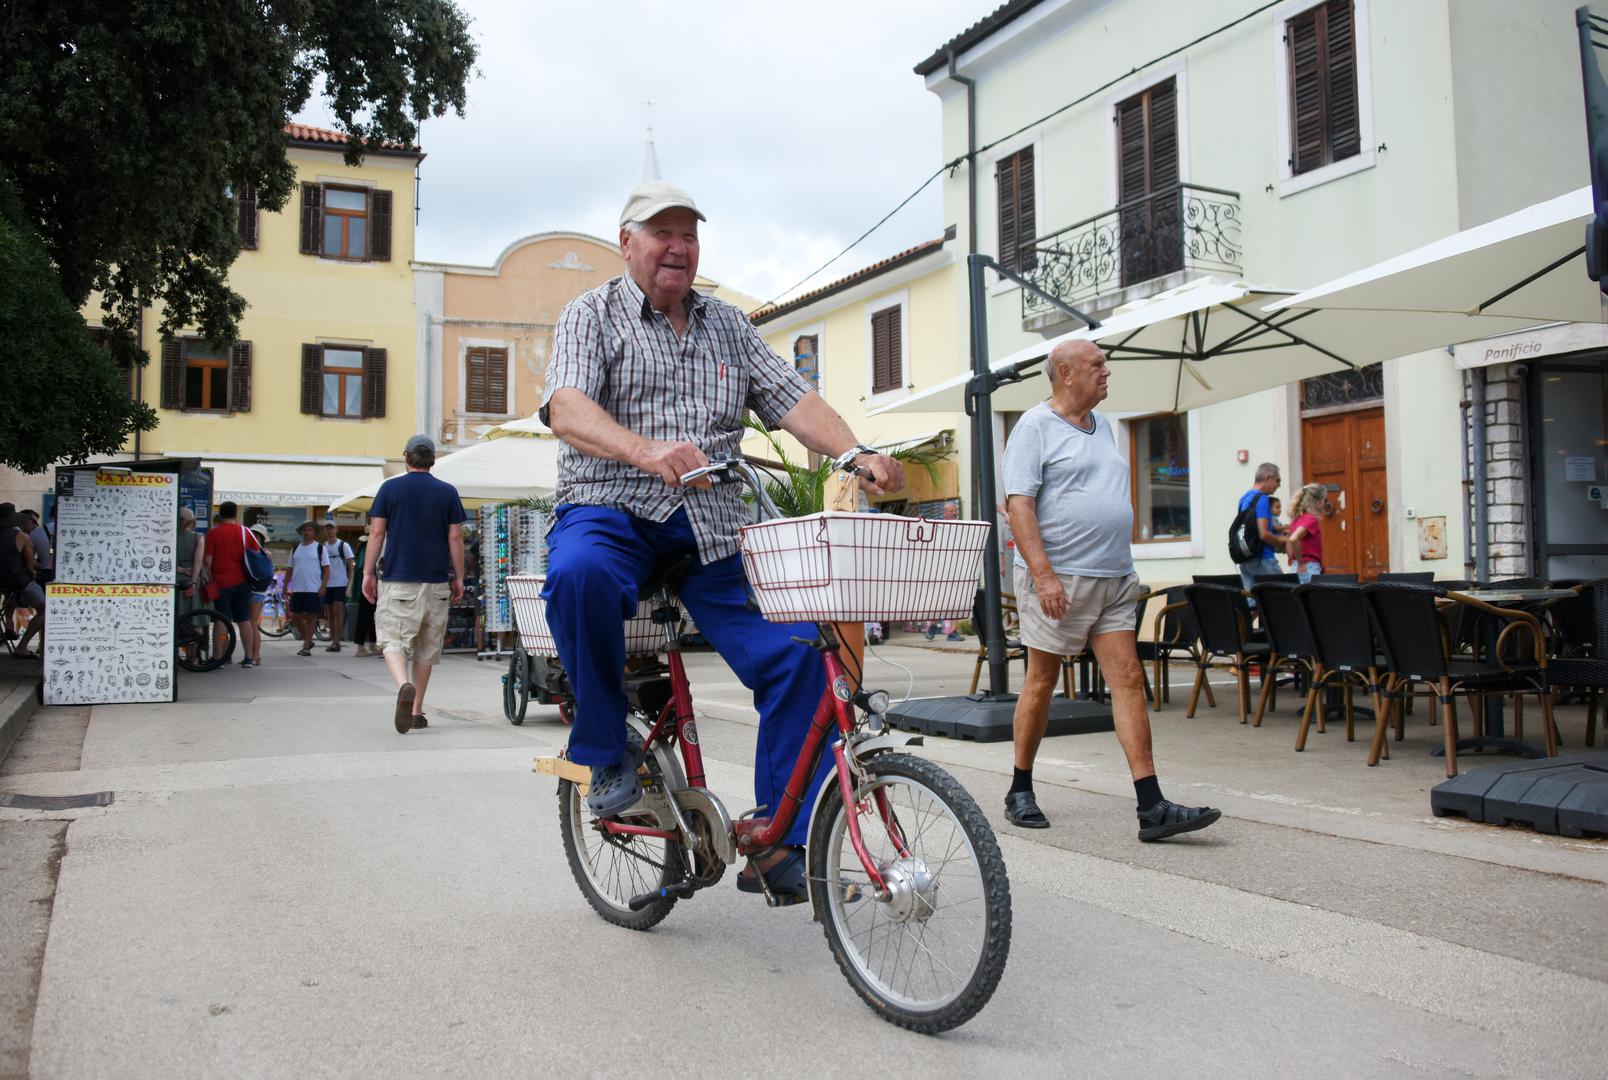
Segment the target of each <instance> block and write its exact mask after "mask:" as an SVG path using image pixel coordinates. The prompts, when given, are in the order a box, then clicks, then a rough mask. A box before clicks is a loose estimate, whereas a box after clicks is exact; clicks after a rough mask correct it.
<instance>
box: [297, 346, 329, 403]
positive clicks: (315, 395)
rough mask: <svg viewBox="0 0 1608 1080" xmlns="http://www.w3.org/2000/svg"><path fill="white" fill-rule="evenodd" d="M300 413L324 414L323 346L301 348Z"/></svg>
mask: <svg viewBox="0 0 1608 1080" xmlns="http://www.w3.org/2000/svg"><path fill="white" fill-rule="evenodd" d="M301 390H302V392H301V411H302V412H304V413H308V414H310V415H312V416H322V415H323V414H324V346H322V345H303V346H302V387H301Z"/></svg>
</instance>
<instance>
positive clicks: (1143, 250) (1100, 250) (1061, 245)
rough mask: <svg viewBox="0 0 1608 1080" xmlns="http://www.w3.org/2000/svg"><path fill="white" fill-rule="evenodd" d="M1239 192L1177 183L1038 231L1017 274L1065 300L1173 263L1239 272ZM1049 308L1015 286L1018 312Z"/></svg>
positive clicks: (1157, 272)
mask: <svg viewBox="0 0 1608 1080" xmlns="http://www.w3.org/2000/svg"><path fill="white" fill-rule="evenodd" d="M1241 254H1242V249H1241V246H1240V204H1239V193H1238V192H1236V191H1223V190H1222V189H1220V188H1209V187H1201V186H1199V185H1196V184H1176V185H1174V186H1172V187H1167V188H1163V189H1161V190H1160V191H1156V192H1152V193H1151V194H1149V195H1146V196H1145V197H1144V198H1141V199H1135V200H1133V201H1132V202H1126V203H1123V204H1122V205H1120V206H1117V207H1114V208H1113V209H1111V210H1107V211H1105V212H1104V213H1100V214H1096V215H1095V216H1094V217H1091V218H1086V219H1084V220H1083V221H1080V222H1078V223H1077V224H1076V225H1069V226H1067V227H1066V228H1064V229H1062V230H1060V231H1059V232H1053V233H1050V234H1049V235H1048V236H1041V237H1038V238H1037V239H1036V240H1034V241H1033V246H1032V249H1031V250H1030V251H1023V252H1022V255H1023V258H1022V265H1023V268H1024V276H1025V277H1027V278H1028V280H1030V281H1032V282H1033V283H1034V284H1035V285H1037V286H1038V287H1039V288H1041V289H1043V290H1044V291H1045V292H1047V293H1049V294H1050V295H1052V296H1056V297H1059V298H1060V299H1061V300H1064V301H1066V302H1067V303H1070V304H1076V303H1078V302H1080V301H1088V300H1091V299H1093V298H1094V297H1097V296H1104V295H1106V294H1108V293H1111V292H1113V291H1115V290H1117V289H1122V288H1127V287H1128V286H1130V285H1137V284H1139V283H1141V282H1145V281H1151V280H1154V279H1155V278H1159V277H1165V276H1166V275H1168V274H1171V273H1174V272H1176V271H1179V270H1185V269H1190V270H1203V271H1208V272H1210V271H1218V272H1224V273H1230V274H1235V275H1238V274H1239V272H1240V257H1241ZM1051 310H1053V309H1052V307H1051V305H1050V304H1048V303H1047V302H1045V301H1044V300H1042V299H1040V298H1039V297H1037V296H1035V295H1034V294H1032V293H1030V292H1028V291H1027V290H1026V289H1023V290H1022V317H1023V318H1029V317H1031V316H1034V315H1039V314H1042V313H1044V312H1048V311H1051Z"/></svg>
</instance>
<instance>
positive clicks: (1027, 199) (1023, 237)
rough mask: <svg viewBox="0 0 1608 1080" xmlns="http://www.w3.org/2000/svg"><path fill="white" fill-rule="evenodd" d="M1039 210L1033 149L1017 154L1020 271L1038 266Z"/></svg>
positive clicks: (1028, 148) (1017, 220) (1018, 258)
mask: <svg viewBox="0 0 1608 1080" xmlns="http://www.w3.org/2000/svg"><path fill="white" fill-rule="evenodd" d="M1037 222H1038V210H1037V208H1036V207H1035V206H1034V204H1033V148H1032V147H1031V146H1029V147H1027V148H1026V149H1024V150H1019V151H1017V154H1016V266H1017V269H1018V270H1023V271H1026V270H1031V269H1033V267H1035V266H1037V265H1038V253H1037V252H1035V251H1034V250H1033V241H1035V240H1037V239H1038V237H1037V236H1036V235H1035V234H1036V233H1037V231H1038V228H1037Z"/></svg>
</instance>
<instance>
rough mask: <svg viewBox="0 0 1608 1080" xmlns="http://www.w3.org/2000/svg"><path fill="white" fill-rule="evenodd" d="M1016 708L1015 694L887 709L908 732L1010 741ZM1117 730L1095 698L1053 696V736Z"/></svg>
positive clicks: (924, 701) (921, 701) (926, 701)
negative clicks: (1081, 699)
mask: <svg viewBox="0 0 1608 1080" xmlns="http://www.w3.org/2000/svg"><path fill="white" fill-rule="evenodd" d="M1015 711H1016V698H1015V697H1014V696H1007V697H1000V698H984V699H983V700H978V699H976V698H970V697H936V698H912V699H911V700H909V701H907V702H905V703H904V704H902V705H895V706H894V707H893V708H892V709H889V710H888V723H889V724H890V725H892V726H893V727H896V728H901V729H903V730H905V731H919V732H921V733H922V734H923V735H942V736H944V737H946V738H950V739H973V740H975V741H977V742H1007V741H1009V740H1010V738H1011V735H1012V728H1011V717H1012V715H1013V714H1014V713H1015ZM1113 730H1115V728H1114V726H1113V724H1112V722H1111V706H1109V705H1102V704H1100V703H1099V702H1094V701H1077V700H1075V699H1072V700H1069V699H1067V698H1062V697H1057V698H1051V699H1050V725H1049V728H1048V729H1047V730H1046V731H1045V733H1044V734H1045V735H1046V736H1050V735H1087V734H1090V733H1091V732H1096V731H1113Z"/></svg>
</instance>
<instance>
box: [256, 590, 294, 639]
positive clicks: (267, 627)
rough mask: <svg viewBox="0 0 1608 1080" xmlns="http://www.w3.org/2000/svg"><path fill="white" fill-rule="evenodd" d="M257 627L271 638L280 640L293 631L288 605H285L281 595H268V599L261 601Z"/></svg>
mask: <svg viewBox="0 0 1608 1080" xmlns="http://www.w3.org/2000/svg"><path fill="white" fill-rule="evenodd" d="M257 626H258V628H259V629H260V630H262V632H263V633H264V634H267V635H268V636H269V637H271V638H282V637H284V636H285V635H286V634H288V633H290V632H291V630H292V629H294V627H293V626H292V625H291V622H290V610H289V605H287V604H286V603H285V597H284V595H283V594H275V593H270V594H269V595H268V599H267V600H265V601H263V605H262V620H261V621H260V622H259V623H258V624H257Z"/></svg>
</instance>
